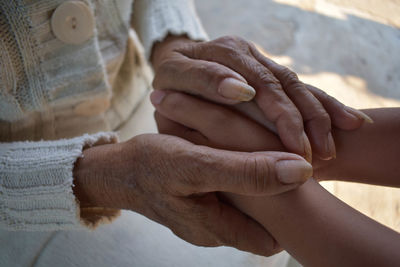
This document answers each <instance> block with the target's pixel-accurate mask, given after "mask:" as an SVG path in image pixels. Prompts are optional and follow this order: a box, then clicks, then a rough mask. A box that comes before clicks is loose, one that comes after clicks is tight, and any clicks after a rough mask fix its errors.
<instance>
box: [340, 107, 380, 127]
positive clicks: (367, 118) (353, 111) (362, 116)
mask: <svg viewBox="0 0 400 267" xmlns="http://www.w3.org/2000/svg"><path fill="white" fill-rule="evenodd" d="M346 111H347V112H348V113H350V114H351V115H353V116H356V117H357V118H358V119H360V120H363V121H365V122H367V123H374V120H373V119H371V117H370V116H368V115H367V114H365V113H364V112H362V111H361V110H357V109H354V108H351V107H347V106H346Z"/></svg>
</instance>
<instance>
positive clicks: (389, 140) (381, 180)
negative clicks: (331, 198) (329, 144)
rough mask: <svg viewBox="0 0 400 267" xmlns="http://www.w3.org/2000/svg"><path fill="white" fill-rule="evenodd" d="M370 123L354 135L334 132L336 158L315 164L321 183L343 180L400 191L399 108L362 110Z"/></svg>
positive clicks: (316, 174) (316, 161) (337, 130)
mask: <svg viewBox="0 0 400 267" xmlns="http://www.w3.org/2000/svg"><path fill="white" fill-rule="evenodd" d="M363 112H365V113H366V114H368V115H369V116H370V117H371V118H372V119H373V120H374V123H373V124H366V123H364V124H363V125H362V126H361V128H360V129H358V130H354V131H343V130H339V129H335V130H334V131H333V136H334V140H335V143H336V151H337V158H336V159H334V160H331V161H321V160H317V159H316V160H315V161H314V162H313V166H314V175H315V177H316V178H318V179H321V180H345V181H354V182H362V183H371V184H380V185H388V186H396V187H400V178H399V176H400V164H399V158H400V157H399V156H400V108H387V109H368V110H363Z"/></svg>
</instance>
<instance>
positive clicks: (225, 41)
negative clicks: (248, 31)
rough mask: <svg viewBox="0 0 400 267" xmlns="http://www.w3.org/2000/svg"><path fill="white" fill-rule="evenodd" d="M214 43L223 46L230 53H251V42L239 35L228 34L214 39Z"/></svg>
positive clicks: (219, 46)
mask: <svg viewBox="0 0 400 267" xmlns="http://www.w3.org/2000/svg"><path fill="white" fill-rule="evenodd" d="M214 45H215V46H216V47H218V48H222V49H223V50H225V51H227V52H228V53H229V54H233V55H236V54H238V53H239V54H241V53H246V54H250V44H249V42H247V41H246V40H245V39H243V38H241V37H239V36H233V35H227V36H223V37H220V38H218V39H216V40H214Z"/></svg>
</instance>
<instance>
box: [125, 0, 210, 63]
mask: <svg viewBox="0 0 400 267" xmlns="http://www.w3.org/2000/svg"><path fill="white" fill-rule="evenodd" d="M132 23H133V27H134V29H135V30H136V31H137V33H138V35H139V37H140V39H141V41H142V43H143V46H144V49H145V52H146V58H150V55H151V48H152V46H153V44H154V43H155V42H157V41H161V40H163V39H164V38H165V37H166V36H167V35H168V34H169V33H171V34H174V35H187V36H188V37H190V38H191V39H192V40H207V39H208V36H207V34H206V32H205V30H204V29H203V27H202V25H201V23H200V20H199V18H198V17H197V14H196V11H195V6H194V1H193V0H168V1H166V0H135V3H134V7H133V20H132Z"/></svg>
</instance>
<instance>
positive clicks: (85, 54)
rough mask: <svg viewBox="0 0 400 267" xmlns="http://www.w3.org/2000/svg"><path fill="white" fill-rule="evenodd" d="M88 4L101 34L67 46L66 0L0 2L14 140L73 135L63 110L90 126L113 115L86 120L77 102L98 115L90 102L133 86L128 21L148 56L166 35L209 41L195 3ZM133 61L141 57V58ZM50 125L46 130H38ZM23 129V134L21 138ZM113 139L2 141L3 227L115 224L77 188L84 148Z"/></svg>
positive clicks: (1, 61)
mask: <svg viewBox="0 0 400 267" xmlns="http://www.w3.org/2000/svg"><path fill="white" fill-rule="evenodd" d="M78 1H79V0H78ZM80 1H81V2H83V3H84V4H86V5H87V6H88V8H89V9H90V11H91V13H92V14H93V15H94V18H95V29H94V35H93V37H92V38H90V39H89V40H88V41H86V42H84V43H82V44H78V45H69V44H65V43H63V42H62V41H60V40H58V39H57V38H56V36H55V35H54V33H53V32H52V29H51V25H50V19H51V16H52V14H53V13H54V10H55V9H56V8H57V7H58V6H59V5H60V4H61V3H63V2H64V0H34V1H33V0H13V1H6V0H0V32H1V38H0V124H2V125H4V127H3V128H2V129H5V128H6V129H7V131H6V133H3V132H1V133H0V137H1V138H2V139H1V140H10V139H9V137H10V136H11V137H13V139H12V140H26V139H29V140H33V138H30V137H28V138H26V137H27V136H34V137H35V138H34V140H40V138H45V136H44V134H45V132H54V133H55V132H56V133H57V136H58V137H59V136H60V135H61V136H62V137H66V136H67V130H65V128H68V129H69V128H72V126H70V125H75V126H76V125H77V124H72V123H71V124H66V123H65V118H66V114H65V112H66V111H65V110H67V111H68V112H73V113H72V114H75V116H76V121H81V120H82V119H86V120H85V123H87V125H91V124H90V123H89V118H93V121H94V122H96V123H97V118H101V117H103V116H105V112H106V110H107V107H106V108H104V109H98V110H99V111H98V113H96V112H94V114H90V115H93V117H84V116H86V115H87V114H86V115H82V114H81V113H82V109H79V107H80V106H81V105H82V104H84V107H86V110H85V113H87V112H86V111H87V110H89V111H91V112H93V111H96V108H95V107H93V106H92V104H91V101H92V100H96V99H100V100H103V99H107V100H110V99H111V98H112V97H113V96H112V92H113V91H114V92H116V91H117V90H119V91H121V90H126V89H127V88H128V87H129V86H128V85H129V84H132V83H130V82H129V81H127V79H125V82H122V81H121V80H122V78H121V71H120V70H121V69H122V65H123V62H124V59H125V58H126V54H127V53H126V52H127V40H128V34H129V28H130V25H129V22H130V21H132V25H133V26H134V29H135V30H136V31H137V33H138V35H139V37H140V39H141V41H142V42H143V44H144V47H145V54H146V56H147V58H149V57H150V53H151V48H152V46H153V44H154V42H157V41H161V40H162V39H163V38H165V37H166V35H167V34H168V33H171V34H176V35H184V34H186V35H187V36H189V37H190V38H192V39H194V40H206V39H207V35H206V33H205V32H204V30H203V28H202V26H201V24H200V22H199V20H198V18H197V15H196V12H195V10H194V3H193V1H192V0H135V1H134V10H133V16H131V7H132V4H133V1H132V0H119V1H111V0H80ZM132 60H134V61H141V57H134V58H133V59H132ZM139 65H140V64H133V66H136V67H137V66H139ZM125 75H126V74H125ZM126 76H127V75H126ZM133 78H137V77H136V76H135V77H133ZM125 85H126V86H125ZM114 86H115V87H118V88H114ZM129 89H130V90H132V88H131V87H129ZM135 90H140V88H135ZM120 95H123V94H122V93H120ZM113 100H115V99H113ZM87 102H89V104H87ZM114 102H115V101H114ZM114 102H113V103H114ZM93 103H94V104H96V103H100V104H102V103H105V102H103V101H97V102H96V101H94V102H93ZM128 104H129V103H128ZM128 104H126V105H128ZM103 106H105V105H103ZM58 108H60V109H59V110H58ZM61 108H62V109H61ZM113 108H115V109H116V110H119V107H113ZM57 110H58V111H57ZM68 114H69V113H68ZM30 115H34V116H33V117H34V118H35V119H34V120H32V119H30ZM99 120H100V119H99ZM42 121H46V124H45V125H46V127H48V128H43V129H42V128H41V129H40V130H38V129H35V128H40V127H41V126H42V125H41V124H40V123H41V122H42ZM6 122H7V123H6ZM47 122H49V123H47ZM31 124H32V125H31ZM61 124H62V126H64V130H63V128H62V127H61ZM43 125H44V124H43ZM96 125H97V124H96ZM101 125H103V124H101ZM87 127H89V126H87ZM87 127H86V128H85V127H81V128H78V130H79V131H78V134H83V133H87V132H93V131H90V130H88V129H87ZM21 129H22V130H21ZM25 129H30V130H29V131H25ZM97 129H98V128H96V131H98V130H97ZM101 129H102V130H103V131H107V129H103V128H101ZM91 130H93V129H91ZM18 131H22V132H23V135H21V136H24V137H25V138H20V137H21V136H20V135H19V134H15V133H16V132H18ZM7 134H8V136H5V137H4V135H7ZM49 136H50V137H46V138H52V136H54V135H49ZM74 136H75V135H74ZM115 141H116V137H115V135H114V134H105V133H99V134H95V135H84V136H81V137H77V138H73V139H69V140H66V139H63V140H58V141H38V142H10V143H0V227H4V228H6V229H11V230H29V231H33V230H39V231H45V230H61V229H69V228H76V227H79V226H80V225H82V224H84V225H86V226H89V227H90V226H92V227H94V226H96V225H98V224H99V223H100V222H102V221H109V220H110V219H111V218H113V217H114V216H115V215H116V214H117V212H116V211H115V210H104V209H101V208H95V209H81V210H79V205H78V204H77V203H76V200H75V197H74V195H73V193H72V186H73V177H72V170H73V165H74V162H75V161H76V159H77V158H78V157H79V156H81V154H82V149H83V147H84V146H90V145H94V144H98V142H115Z"/></svg>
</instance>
